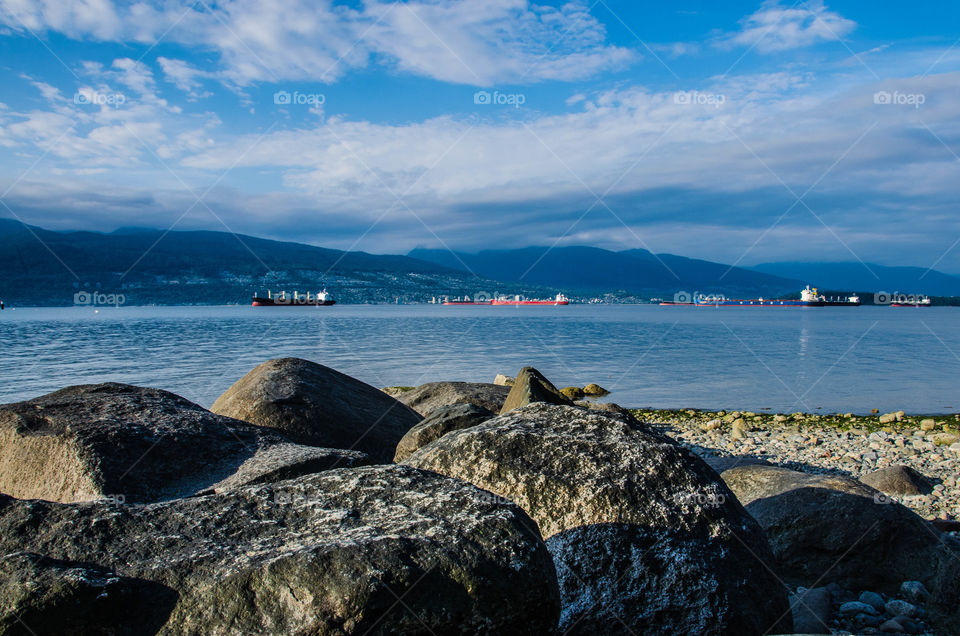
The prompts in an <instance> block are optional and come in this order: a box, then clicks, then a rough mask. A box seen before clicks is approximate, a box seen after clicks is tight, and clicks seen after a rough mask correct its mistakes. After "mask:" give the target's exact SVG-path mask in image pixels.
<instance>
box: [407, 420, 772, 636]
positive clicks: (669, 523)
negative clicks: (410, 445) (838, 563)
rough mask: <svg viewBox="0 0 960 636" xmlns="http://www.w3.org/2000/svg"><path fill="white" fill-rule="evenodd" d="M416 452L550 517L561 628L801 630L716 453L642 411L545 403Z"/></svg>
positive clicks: (546, 527) (420, 460)
mask: <svg viewBox="0 0 960 636" xmlns="http://www.w3.org/2000/svg"><path fill="white" fill-rule="evenodd" d="M404 463H406V464H409V465H412V466H417V467H419V468H425V469H428V470H432V471H436V472H438V473H441V474H444V475H449V476H451V477H456V478H458V479H463V480H467V481H470V482H471V483H474V484H476V485H478V486H480V487H481V488H485V489H487V490H490V491H491V492H493V493H496V494H497V495H499V496H501V497H505V498H507V499H509V500H511V501H514V502H516V503H517V504H519V505H520V506H521V507H522V508H523V509H524V510H526V511H527V512H528V513H529V514H530V516H531V517H533V519H534V520H536V522H537V523H538V524H539V526H540V528H541V530H542V531H543V535H544V537H545V538H546V540H547V546H548V547H549V549H550V551H551V554H552V555H553V558H554V562H555V564H556V567H557V572H558V576H559V578H560V585H561V592H562V596H563V608H564V609H563V614H562V620H561V624H560V629H561V631H566V630H568V629H570V630H572V632H574V633H610V632H609V630H611V629H612V630H614V633H616V631H617V630H619V631H623V626H624V625H626V627H627V629H629V630H632V631H634V632H635V633H645V634H650V633H664V634H666V633H699V634H761V633H766V632H768V631H770V630H779V631H773V632H772V633H779V632H789V614H790V612H789V605H788V603H787V594H786V590H785V589H784V588H783V586H782V585H780V583H779V582H778V581H777V579H776V577H775V576H773V574H772V573H771V570H770V569H769V567H770V563H772V561H773V558H772V555H771V554H770V550H769V547H768V546H767V543H766V540H765V539H764V537H763V533H762V532H761V530H760V528H759V527H758V526H757V524H756V522H755V521H754V520H753V519H752V518H750V516H749V515H748V514H747V513H746V511H744V509H743V507H742V506H740V504H739V503H738V502H737V501H736V498H735V497H734V496H733V495H732V493H731V492H730V491H729V489H728V488H727V487H726V486H724V484H723V483H722V482H721V481H720V480H719V479H718V477H717V475H716V473H715V472H713V471H712V470H711V469H710V468H709V467H707V466H706V464H704V463H703V462H702V461H701V460H699V459H698V458H696V457H694V456H693V455H692V454H690V453H689V452H688V451H686V450H684V449H683V448H681V447H679V446H678V445H677V444H675V443H674V442H673V441H671V440H669V439H668V438H666V437H663V436H661V435H658V434H656V433H653V432H651V431H650V430H649V429H647V428H646V427H644V426H643V425H641V424H639V423H638V422H637V421H636V420H634V419H633V418H630V417H626V416H623V415H618V414H613V413H601V412H598V411H590V410H587V409H584V408H579V407H572V406H557V405H550V404H544V403H535V404H531V405H529V406H525V407H523V408H520V409H517V410H515V411H511V412H510V413H507V414H505V415H501V416H499V417H497V418H494V419H492V420H489V421H487V422H484V423H482V424H479V425H477V426H473V427H471V428H468V429H464V430H460V431H454V432H451V433H448V434H446V435H444V436H443V437H442V438H440V439H438V440H436V441H435V442H433V443H431V444H428V445H426V446H424V447H422V448H421V449H419V450H418V451H416V452H415V453H413V454H412V455H411V456H410V457H408V458H407V459H406V460H405V462H404ZM618 626H619V627H618Z"/></svg>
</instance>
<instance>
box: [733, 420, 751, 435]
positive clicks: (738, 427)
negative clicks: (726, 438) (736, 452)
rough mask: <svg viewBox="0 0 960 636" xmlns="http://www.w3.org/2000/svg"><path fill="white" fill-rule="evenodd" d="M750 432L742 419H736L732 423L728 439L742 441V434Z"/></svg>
mask: <svg viewBox="0 0 960 636" xmlns="http://www.w3.org/2000/svg"><path fill="white" fill-rule="evenodd" d="M748 430H750V429H749V428H748V427H747V425H746V424H745V423H744V421H743V418H739V417H738V418H737V419H735V420H734V421H733V426H732V428H731V429H730V439H743V438H744V433H746V431H748Z"/></svg>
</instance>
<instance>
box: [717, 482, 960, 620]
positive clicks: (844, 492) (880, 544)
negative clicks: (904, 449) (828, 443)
mask: <svg viewBox="0 0 960 636" xmlns="http://www.w3.org/2000/svg"><path fill="white" fill-rule="evenodd" d="M721 476H722V478H723V480H724V481H725V482H726V483H727V485H728V486H730V489H731V490H733V492H734V493H735V494H736V495H737V497H738V498H739V499H740V501H741V502H742V503H743V504H744V506H746V509H747V511H748V512H749V513H750V514H751V515H752V516H753V517H754V518H755V519H756V520H757V521H758V522H759V523H760V526H761V527H762V528H763V529H764V532H765V533H766V535H767V538H768V540H769V542H770V547H771V548H772V549H773V553H774V556H775V557H776V560H777V569H778V572H779V573H780V575H781V576H783V577H784V578H785V579H786V580H787V581H788V582H791V583H795V584H798V585H804V586H809V585H824V584H828V583H837V584H839V585H841V586H842V587H844V588H846V589H854V590H864V589H866V590H876V591H881V592H887V593H890V594H894V593H896V591H897V590H898V589H899V586H900V584H901V583H902V582H903V581H907V580H916V581H921V582H923V583H924V585H926V586H927V588H928V589H930V590H936V592H935V593H934V599H933V601H932V606H933V609H934V611H937V612H941V613H945V614H944V615H945V616H947V619H946V620H956V611H957V610H956V607H957V603H958V601H960V567H958V565H960V552H958V551H957V550H955V549H954V548H952V547H951V544H950V542H949V541H947V540H946V537H944V536H943V535H941V533H940V532H939V531H938V530H936V529H935V528H933V527H932V526H931V524H929V523H927V522H926V521H925V520H924V519H922V518H920V517H919V516H917V515H916V514H915V513H914V512H912V511H911V510H909V509H908V508H906V507H904V506H902V505H900V504H899V503H897V502H896V501H895V500H894V499H892V498H890V497H889V496H887V495H885V494H883V493H881V492H880V491H878V490H875V489H873V488H871V487H869V486H867V485H866V484H863V483H861V482H859V481H857V480H855V479H852V478H849V477H842V476H835V475H810V474H805V473H800V472H796V471H792V470H788V469H786V468H779V467H775V466H741V467H738V468H732V469H730V470H727V471H725V472H724V473H723V474H722V475H721ZM950 614H953V616H954V618H952V619H951V618H949V615H950Z"/></svg>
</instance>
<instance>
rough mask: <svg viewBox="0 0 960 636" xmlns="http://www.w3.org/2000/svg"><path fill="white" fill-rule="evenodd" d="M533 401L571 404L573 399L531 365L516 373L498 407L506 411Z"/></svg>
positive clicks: (503, 411) (501, 410) (501, 411)
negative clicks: (504, 398) (505, 396)
mask: <svg viewBox="0 0 960 636" xmlns="http://www.w3.org/2000/svg"><path fill="white" fill-rule="evenodd" d="M534 402H546V403H547V404H566V405H569V404H573V400H572V399H570V398H568V397H567V396H566V395H564V394H562V393H561V392H560V391H559V390H558V389H557V387H555V386H553V383H551V382H550V380H548V379H547V378H546V377H544V375H543V374H542V373H540V372H539V371H537V370H536V369H534V368H533V367H523V368H522V369H520V373H518V374H517V379H516V380H515V381H514V383H513V386H512V387H511V388H510V393H509V395H507V399H506V400H505V401H504V403H503V406H502V407H500V413H501V414H503V413H508V412H510V411H512V410H514V409H518V408H520V407H521V406H526V405H527V404H533V403H534Z"/></svg>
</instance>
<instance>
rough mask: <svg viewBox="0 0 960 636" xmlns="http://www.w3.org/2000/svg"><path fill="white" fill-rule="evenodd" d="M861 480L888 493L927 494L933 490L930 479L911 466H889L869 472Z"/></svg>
mask: <svg viewBox="0 0 960 636" xmlns="http://www.w3.org/2000/svg"><path fill="white" fill-rule="evenodd" d="M860 481H862V482H863V483H865V484H867V485H868V486H870V487H871V488H876V489H877V490H879V491H881V492H885V493H887V494H888V495H925V494H928V493H929V492H930V491H931V490H933V485H932V484H931V483H930V480H929V479H927V478H926V477H924V476H923V475H921V474H920V473H918V472H917V471H915V470H914V469H912V468H910V467H909V466H899V465H897V466H887V467H886V468H880V469H879V470H875V471H873V472H872V473H867V474H866V475H864V476H863V477H861V478H860Z"/></svg>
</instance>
